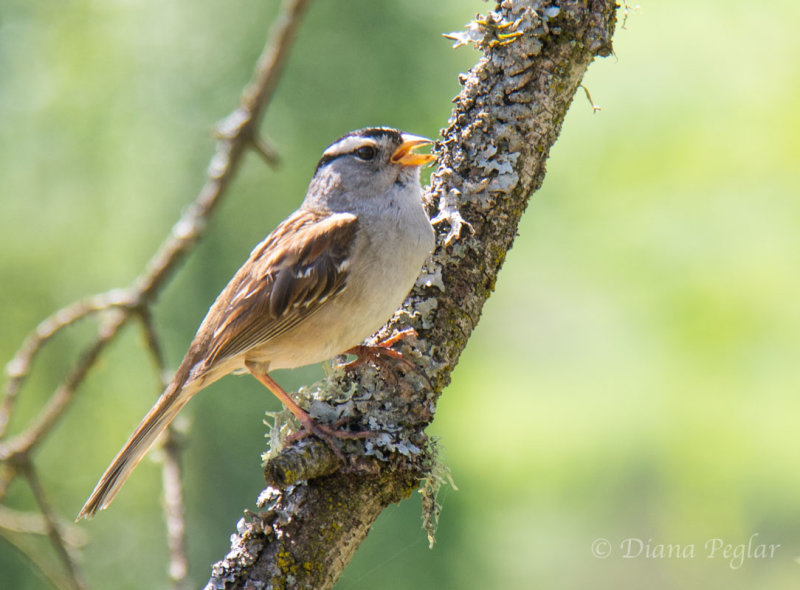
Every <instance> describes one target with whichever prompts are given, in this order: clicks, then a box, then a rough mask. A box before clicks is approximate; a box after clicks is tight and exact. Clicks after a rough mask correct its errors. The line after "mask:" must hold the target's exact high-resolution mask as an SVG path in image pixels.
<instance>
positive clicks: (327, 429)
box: [286, 414, 379, 463]
mask: <svg viewBox="0 0 800 590" xmlns="http://www.w3.org/2000/svg"><path fill="white" fill-rule="evenodd" d="M298 419H300V422H301V424H302V426H303V428H302V430H298V431H297V432H294V433H292V434H290V435H289V436H287V437H286V444H292V443H295V442H297V441H299V440H303V439H304V438H306V437H309V436H316V437H317V438H318V439H320V440H321V441H323V442H324V443H325V444H327V445H328V447H329V448H330V449H331V450H332V451H333V453H334V454H335V455H336V456H337V457H338V458H339V459H340V460H341V461H342V462H343V463H346V462H347V460H346V458H345V456H344V454H343V453H342V451H341V449H340V448H339V445H338V444H337V443H336V439H348V440H353V439H363V438H369V437H371V436H378V434H379V433H378V432H373V431H371V430H361V431H357V432H353V431H350V430H339V427H340V426H342V425H344V423H345V422H347V419H346V418H342V419H341V420H338V421H337V422H335V423H334V424H333V427H331V426H326V425H325V424H320V423H319V422H317V421H316V420H314V419H313V418H312V417H311V416H309V415H308V414H306V415H305V417H304V418H301V417H300V416H298Z"/></svg>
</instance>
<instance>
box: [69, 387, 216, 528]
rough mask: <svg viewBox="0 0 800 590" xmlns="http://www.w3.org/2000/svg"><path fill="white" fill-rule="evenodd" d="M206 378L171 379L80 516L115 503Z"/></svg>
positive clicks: (79, 517) (115, 459) (90, 515)
mask: <svg viewBox="0 0 800 590" xmlns="http://www.w3.org/2000/svg"><path fill="white" fill-rule="evenodd" d="M202 381H203V380H202V379H199V380H197V381H192V382H189V383H185V379H177V378H176V379H175V380H174V381H173V382H172V383H170V385H169V386H168V387H167V389H165V390H164V393H162V394H161V397H159V398H158V401H157V402H156V403H155V405H154V406H153V407H152V409H151V410H150V411H149V412H148V413H147V416H145V417H144V419H143V420H142V422H141V424H139V426H138V427H137V428H136V430H135V431H134V433H133V434H132V435H131V437H130V438H129V439H128V442H126V443H125V446H124V447H122V450H121V451H120V452H119V453H117V456H116V457H114V460H113V461H112V462H111V465H109V466H108V469H106V471H105V473H104V474H103V476H102V477H101V478H100V481H98V482H97V485H96V486H95V488H94V491H92V495H91V496H89V499H88V500H86V504H84V505H83V508H81V511H80V513H79V514H78V518H77V519H76V520H80V519H81V518H91V517H92V516H94V515H95V513H96V512H97V511H98V510H103V509H105V508H107V507H108V505H109V504H111V501H112V500H113V499H114V496H116V495H117V492H119V490H120V488H122V485H123V484H124V483H125V480H126V479H128V476H129V475H130V474H131V472H132V471H133V470H134V468H135V467H136V465H138V464H139V461H141V460H142V458H143V457H144V456H145V455H146V454H147V451H149V450H150V447H152V446H153V443H155V441H156V439H157V438H158V436H159V435H160V434H161V433H162V432H164V430H166V428H167V426H169V425H170V423H171V422H172V421H173V420H174V419H175V416H177V415H178V412H180V411H181V409H182V408H183V406H185V405H186V403H187V402H188V401H189V400H190V399H191V398H192V397H193V396H194V394H195V393H197V392H198V391H200V390H201V389H202V388H203V387H204V386H205V385H208V383H202Z"/></svg>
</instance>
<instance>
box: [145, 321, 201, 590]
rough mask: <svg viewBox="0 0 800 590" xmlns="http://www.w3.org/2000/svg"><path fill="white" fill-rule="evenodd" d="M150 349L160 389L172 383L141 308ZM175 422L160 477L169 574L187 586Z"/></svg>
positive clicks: (175, 583)
mask: <svg viewBox="0 0 800 590" xmlns="http://www.w3.org/2000/svg"><path fill="white" fill-rule="evenodd" d="M139 319H140V321H141V324H142V330H143V332H144V337H145V342H146V344H147V350H148V351H149V352H150V356H151V357H152V359H153V363H154V364H155V366H156V370H157V371H158V374H159V375H161V380H160V383H161V389H162V390H163V389H164V388H165V387H166V386H167V385H168V383H169V379H170V377H169V376H168V375H167V371H166V364H165V362H164V355H163V352H162V349H161V343H160V342H159V339H158V335H157V334H156V330H155V326H154V325H153V318H152V316H151V314H150V311H149V309H147V308H142V309H141V310H140V313H139ZM180 438H181V437H180V433H178V431H177V429H176V427H175V425H174V424H171V425H170V426H169V428H168V429H167V434H166V436H165V440H164V445H163V447H162V449H163V466H162V469H161V474H162V475H161V481H162V484H161V485H162V486H163V488H164V523H165V525H166V528H167V548H168V549H169V566H168V570H167V571H168V574H169V578H170V580H171V581H172V587H173V589H174V590H184V589H185V588H188V584H187V579H186V577H187V575H188V573H189V560H188V558H187V556H186V521H185V510H184V504H183V489H182V487H181V461H180V459H181V452H182V451H183V445H182V444H181V440H180Z"/></svg>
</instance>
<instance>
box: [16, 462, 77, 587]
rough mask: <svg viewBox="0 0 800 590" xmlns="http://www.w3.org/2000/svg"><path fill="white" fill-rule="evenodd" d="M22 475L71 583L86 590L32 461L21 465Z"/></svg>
mask: <svg viewBox="0 0 800 590" xmlns="http://www.w3.org/2000/svg"><path fill="white" fill-rule="evenodd" d="M20 473H21V475H22V476H23V477H25V479H26V480H27V482H28V485H29V486H30V488H31V492H33V497H34V499H35V500H36V504H37V505H38V506H39V510H40V511H41V513H42V517H43V519H44V525H45V530H46V531H47V536H48V538H49V539H50V543H51V544H52V545H53V548H54V549H55V551H56V555H57V556H58V559H59V561H61V563H62V565H63V566H64V569H65V570H66V572H67V574H68V576H69V579H70V583H71V584H72V586H73V588H75V589H76V590H84V589H85V588H86V587H87V586H86V583H85V582H84V581H83V574H81V571H80V568H79V567H78V564H77V562H76V561H75V560H74V559H73V558H72V557H71V556H70V554H69V551H68V550H67V546H66V544H65V542H64V536H63V534H62V533H61V531H60V526H59V524H58V521H57V517H56V515H55V513H54V512H53V509H52V507H51V506H50V503H49V502H48V501H47V497H46V494H45V491H44V488H43V487H42V483H41V481H40V480H39V474H38V473H37V472H36V469H35V468H34V466H33V464H32V463H30V461H26V462H24V463H22V464H21V465H20Z"/></svg>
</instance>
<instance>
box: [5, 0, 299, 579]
mask: <svg viewBox="0 0 800 590" xmlns="http://www.w3.org/2000/svg"><path fill="white" fill-rule="evenodd" d="M310 3H311V0H284V2H283V5H282V7H281V10H280V13H279V16H278V19H277V20H276V22H275V24H274V26H273V29H272V31H271V34H270V35H269V38H268V40H267V42H266V45H265V47H264V49H263V51H262V53H261V57H260V58H259V61H258V64H257V66H256V69H255V71H254V74H253V77H252V80H251V81H250V83H249V84H248V86H247V87H246V89H245V90H244V92H243V93H242V97H241V100H240V105H239V107H238V108H237V109H236V110H235V111H234V112H233V113H232V114H231V115H229V116H228V117H227V118H226V119H225V120H224V121H223V122H221V123H220V124H219V126H218V129H217V139H218V141H217V144H216V152H215V154H214V156H213V157H212V159H211V162H210V163H209V166H208V170H207V178H206V182H205V184H204V185H203V187H202V189H201V190H200V192H199V194H198V195H197V197H196V198H195V200H194V202H193V203H192V204H191V206H190V207H189V208H188V209H187V210H186V212H185V213H184V214H183V215H182V216H181V218H180V219H179V220H178V222H177V223H176V224H175V225H174V226H173V228H172V230H171V233H170V235H169V236H168V237H167V239H166V240H165V241H164V243H163V244H162V245H161V247H160V248H159V249H158V251H157V252H156V253H155V254H154V255H153V257H152V258H151V259H150V261H149V262H148V263H147V265H146V268H145V269H144V270H143V272H142V273H141V274H140V275H139V276H138V277H137V278H136V279H135V280H134V281H133V283H132V285H131V286H129V287H128V288H126V289H115V290H112V291H109V292H108V293H103V294H100V295H95V296H93V297H89V298H87V299H85V300H83V301H79V302H77V303H74V304H72V305H69V306H67V307H65V308H63V309H61V310H60V311H58V312H56V313H55V314H53V315H52V316H51V317H49V318H47V319H46V320H44V321H43V322H42V323H40V324H39V326H38V327H37V329H36V330H35V331H34V332H33V333H32V334H31V335H29V336H28V337H27V338H26V339H25V341H24V343H23V345H22V346H21V348H20V349H19V351H18V352H17V354H16V355H15V357H14V358H13V359H12V361H11V362H10V363H9V364H8V366H7V368H6V374H7V377H8V379H7V381H6V387H5V394H4V395H3V399H2V401H0V502H2V501H3V499H4V497H5V495H6V491H7V489H8V487H9V486H10V485H11V483H12V481H13V480H14V479H16V478H17V477H18V476H23V479H24V480H25V481H26V483H27V484H28V486H29V487H30V488H31V490H32V491H33V494H34V497H35V499H36V500H37V503H38V507H39V511H40V512H41V515H42V522H43V524H44V527H43V528H39V529H35V528H29V529H28V530H27V533H30V534H46V535H47V536H48V537H49V539H50V541H51V544H52V546H53V548H54V550H55V552H56V555H57V556H58V558H59V560H60V561H61V562H62V564H63V566H64V570H65V576H66V577H65V578H64V579H65V581H64V582H63V583H62V582H60V581H59V580H60V579H61V578H59V577H58V576H57V575H55V574H54V573H52V572H51V570H52V569H53V568H52V567H50V565H49V562H48V559H46V558H41V557H39V556H33V554H32V553H31V551H29V550H27V548H26V547H23V543H22V542H20V543H17V541H16V537H11V536H9V535H6V536H7V538H9V540H10V541H11V542H12V543H15V544H16V545H17V546H18V547H19V548H20V550H22V551H23V552H24V553H25V554H26V555H31V561H32V562H33V563H35V564H36V565H37V567H39V569H40V570H41V571H42V572H44V573H45V574H46V575H47V576H48V578H49V579H51V580H52V581H53V583H54V584H56V585H60V586H63V587H69V588H82V587H84V582H83V579H82V576H81V574H80V571H79V569H78V566H77V562H76V561H75V560H74V558H73V556H72V555H71V554H70V552H69V550H68V549H69V548H70V540H69V539H68V538H66V537H65V535H64V534H63V532H62V527H61V526H60V524H59V523H58V522H57V521H56V519H55V515H54V514H53V513H52V510H51V509H50V506H49V504H48V503H47V502H46V501H45V493H44V489H43V486H42V484H41V482H40V480H39V476H38V471H37V469H36V466H35V464H34V462H33V459H32V455H33V451H34V450H35V448H36V447H37V446H38V445H40V444H41V443H42V442H44V441H45V440H46V438H47V436H48V435H49V433H50V432H51V431H52V429H53V427H54V426H55V425H56V424H57V423H58V421H59V420H60V419H61V418H62V417H63V416H64V414H65V412H66V410H67V409H68V407H69V406H70V405H71V403H72V401H73V400H74V398H75V395H76V393H77V392H78V390H79V388H80V386H81V385H82V383H83V382H84V380H85V378H86V376H87V375H88V374H89V372H90V371H91V369H92V368H93V367H94V366H95V363H96V361H97V360H98V358H99V357H100V355H101V354H102V353H103V352H104V351H105V349H106V347H107V346H108V345H109V344H110V343H111V342H113V340H114V339H115V338H116V337H117V336H118V335H119V333H120V331H121V329H122V328H123V327H124V326H125V325H126V324H127V323H128V321H129V320H130V319H131V318H135V317H138V318H139V319H140V320H141V321H142V323H143V325H144V328H145V337H146V341H147V346H148V349H149V350H150V352H151V353H152V355H153V357H154V359H155V361H156V365H157V367H159V373H163V361H162V359H161V352H160V345H159V343H158V340H157V338H156V336H155V331H154V330H153V327H152V325H151V323H150V305H151V304H152V303H153V301H154V300H155V299H156V297H157V296H158V294H159V293H160V291H161V288H162V287H163V286H164V284H165V283H166V281H167V280H168V279H169V278H170V277H171V276H172V275H173V274H174V272H175V271H176V269H177V268H178V265H179V264H180V262H182V261H183V259H184V258H186V256H187V255H188V254H189V253H190V252H191V251H192V250H193V248H194V246H195V245H196V243H197V241H198V239H199V238H200V237H201V236H202V235H203V234H204V232H205V229H206V225H207V223H208V220H209V219H210V217H211V214H212V213H213V211H214V210H215V208H216V206H217V205H218V204H219V202H220V201H221V200H222V198H223V196H224V195H225V194H226V189H227V187H228V186H229V184H230V182H231V180H232V179H233V177H234V175H235V174H236V172H237V170H238V167H239V164H240V163H241V159H242V156H243V155H244V153H245V151H246V150H247V149H248V148H253V149H255V150H256V151H258V152H259V153H260V154H261V155H262V156H263V157H264V158H265V159H266V160H267V161H268V162H270V163H275V162H276V161H277V154H276V153H275V151H274V149H273V148H272V147H271V146H270V144H269V143H268V142H266V141H264V140H262V139H260V138H259V137H258V124H259V122H260V120H261V118H262V116H263V114H264V111H265V109H266V108H267V106H268V104H269V103H270V101H271V99H272V97H273V95H274V92H275V89H276V87H277V84H278V81H279V80H280V77H281V75H282V73H283V68H284V66H285V64H286V60H287V57H288V55H289V51H290V49H291V47H292V45H293V42H294V39H295V37H296V33H297V29H298V27H299V25H300V22H301V20H302V17H303V16H304V14H305V12H306V10H307V8H308V6H309V5H310ZM93 316H98V317H99V326H98V330H97V334H96V336H95V337H94V339H93V340H92V342H91V343H90V344H89V345H88V346H87V347H86V348H85V349H84V350H83V351H82V353H81V354H80V355H79V357H78V359H77V361H76V362H75V363H74V365H73V367H72V368H71V370H70V371H69V372H68V373H67V375H66V377H65V378H64V379H63V381H62V382H61V383H60V384H59V385H58V387H57V388H56V389H55V390H54V392H53V393H52V395H51V396H50V398H49V399H48V400H47V402H46V403H45V404H44V407H43V408H42V409H41V410H40V411H39V413H38V414H37V416H36V417H34V419H33V420H31V422H30V423H29V424H27V425H26V426H25V428H23V430H22V432H20V433H19V434H17V435H16V436H14V437H11V438H9V439H5V436H6V434H7V427H8V424H9V423H10V421H11V418H12V416H13V412H14V409H15V407H16V402H17V399H18V397H19V395H20V392H21V391H22V387H23V385H24V384H25V381H26V379H27V377H28V376H29V374H30V372H31V370H32V367H33V363H34V361H35V360H36V357H37V356H38V355H39V353H40V352H41V351H42V350H43V348H44V346H45V345H46V344H48V343H49V342H51V341H52V339H53V337H54V336H56V335H57V334H58V333H59V332H61V331H62V330H64V329H66V328H68V327H70V326H72V325H73V324H75V323H77V322H79V321H80V320H83V319H86V318H89V317H93ZM170 442H171V444H170V445H169V446H168V449H167V459H166V464H165V475H164V480H165V483H166V490H165V495H166V507H165V510H166V513H167V521H168V522H167V525H168V533H167V534H168V543H169V547H170V555H171V561H170V570H171V575H172V577H173V581H174V582H175V585H176V587H178V586H180V585H181V584H182V583H183V582H184V580H183V578H184V576H185V571H186V564H185V549H184V547H183V536H184V527H183V522H182V516H181V514H182V512H183V508H182V498H181V493H180V478H179V473H178V469H179V461H178V447H177V445H176V444H175V439H174V436H173V437H172V438H171V439H170ZM5 514H6V515H7V514H8V513H7V512H6V513H5ZM17 516H18V518H15V519H11V520H9V519H5V520H4V519H0V533H4V532H5V531H3V530H2V529H6V530H7V531H9V532H14V531H13V527H14V526H15V525H16V524H18V523H19V522H23V521H24V522H30V518H28V517H30V516H32V515H29V514H19V515H17ZM20 519H22V520H20ZM73 536H74V535H73ZM50 561H52V559H50ZM42 564H48V565H46V566H45V565H42Z"/></svg>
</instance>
